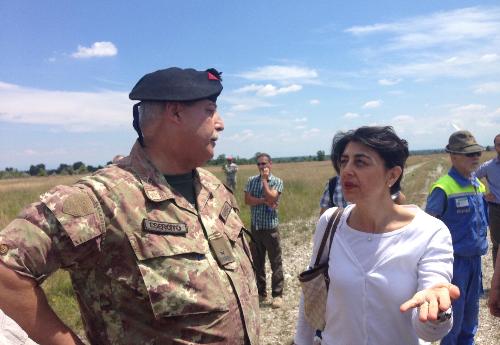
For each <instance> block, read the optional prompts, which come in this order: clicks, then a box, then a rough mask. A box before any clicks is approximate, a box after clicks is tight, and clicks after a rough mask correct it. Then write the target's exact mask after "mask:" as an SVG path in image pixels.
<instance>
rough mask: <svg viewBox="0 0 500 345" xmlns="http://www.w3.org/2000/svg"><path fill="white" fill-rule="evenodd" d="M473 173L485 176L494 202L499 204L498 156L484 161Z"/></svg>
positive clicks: (499, 168)
mask: <svg viewBox="0 0 500 345" xmlns="http://www.w3.org/2000/svg"><path fill="white" fill-rule="evenodd" d="M475 175H476V176H477V177H478V178H483V177H486V181H488V188H489V190H490V192H491V193H492V194H493V195H494V196H495V203H496V204H500V158H499V157H495V158H493V159H490V160H489V161H487V162H484V163H483V164H482V165H481V166H480V167H479V168H478V169H477V170H476V173H475Z"/></svg>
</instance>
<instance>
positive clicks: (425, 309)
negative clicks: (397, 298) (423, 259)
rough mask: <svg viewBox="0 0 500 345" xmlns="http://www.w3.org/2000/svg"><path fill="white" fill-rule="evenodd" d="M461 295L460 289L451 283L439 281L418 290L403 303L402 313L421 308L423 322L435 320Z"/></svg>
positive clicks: (420, 314)
mask: <svg viewBox="0 0 500 345" xmlns="http://www.w3.org/2000/svg"><path fill="white" fill-rule="evenodd" d="M458 297H460V290H459V289H458V287H457V286H455V285H453V284H450V283H439V284H436V285H434V286H433V287H431V288H428V289H425V290H421V291H419V292H417V293H416V294H415V295H413V297H412V298H411V299H409V300H408V301H406V302H404V303H403V304H401V306H400V307H399V310H401V312H402V313H404V312H406V311H408V310H410V309H412V308H417V307H418V308H419V313H418V317H419V320H420V321H422V322H426V321H435V320H437V319H438V314H439V313H440V312H444V311H446V310H448V309H449V308H450V307H451V301H452V300H455V299H457V298H458Z"/></svg>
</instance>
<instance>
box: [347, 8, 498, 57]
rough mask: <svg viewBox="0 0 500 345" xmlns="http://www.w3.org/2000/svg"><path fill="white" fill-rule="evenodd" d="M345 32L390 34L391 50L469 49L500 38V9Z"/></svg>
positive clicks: (431, 16) (459, 12)
mask: <svg viewBox="0 0 500 345" xmlns="http://www.w3.org/2000/svg"><path fill="white" fill-rule="evenodd" d="M345 31H346V32H348V33H351V34H353V35H357V36H364V35H373V34H382V33H385V34H390V35H391V36H390V37H389V38H388V43H387V45H386V46H385V48H389V49H422V48H430V47H439V48H441V47H443V46H446V47H449V46H450V45H453V46H466V45H468V44H470V42H477V41H478V40H491V39H496V38H498V37H499V36H500V7H470V8H462V9H456V10H452V11H443V12H436V13H432V14H429V15H425V16H418V17H413V18H407V19H403V20H401V21H396V22H391V23H379V24H374V25H367V26H354V27H351V28H348V29H346V30H345Z"/></svg>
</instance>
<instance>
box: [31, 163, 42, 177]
mask: <svg viewBox="0 0 500 345" xmlns="http://www.w3.org/2000/svg"><path fill="white" fill-rule="evenodd" d="M28 172H29V174H30V175H31V176H47V170H45V164H37V165H30V169H29V170H28Z"/></svg>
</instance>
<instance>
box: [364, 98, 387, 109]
mask: <svg viewBox="0 0 500 345" xmlns="http://www.w3.org/2000/svg"><path fill="white" fill-rule="evenodd" d="M382 103H383V102H382V101H381V100H380V99H377V100H374V101H368V102H366V103H365V104H363V107H362V108H363V109H374V108H378V107H380V106H381V105H382Z"/></svg>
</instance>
